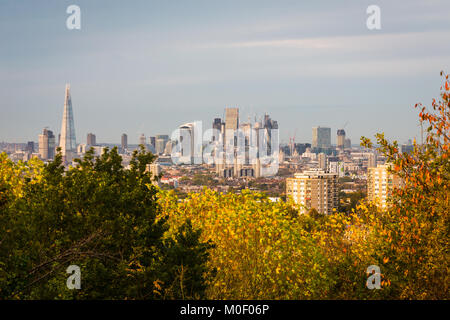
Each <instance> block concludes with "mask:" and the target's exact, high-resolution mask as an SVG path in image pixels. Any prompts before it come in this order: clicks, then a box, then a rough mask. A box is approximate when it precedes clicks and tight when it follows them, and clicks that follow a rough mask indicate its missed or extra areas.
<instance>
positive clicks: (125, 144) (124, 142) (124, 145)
mask: <svg viewBox="0 0 450 320" xmlns="http://www.w3.org/2000/svg"><path fill="white" fill-rule="evenodd" d="M120 146H121V147H122V152H125V151H126V150H127V149H128V135H127V134H126V133H123V134H122V137H121V144H120Z"/></svg>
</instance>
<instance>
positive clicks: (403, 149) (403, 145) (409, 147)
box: [401, 143, 414, 153]
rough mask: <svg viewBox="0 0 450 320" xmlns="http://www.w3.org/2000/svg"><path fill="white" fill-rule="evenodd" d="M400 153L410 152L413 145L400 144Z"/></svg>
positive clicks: (412, 149)
mask: <svg viewBox="0 0 450 320" xmlns="http://www.w3.org/2000/svg"><path fill="white" fill-rule="evenodd" d="M401 151H402V153H412V152H413V151H414V145H413V144H410V143H408V144H402V146H401Z"/></svg>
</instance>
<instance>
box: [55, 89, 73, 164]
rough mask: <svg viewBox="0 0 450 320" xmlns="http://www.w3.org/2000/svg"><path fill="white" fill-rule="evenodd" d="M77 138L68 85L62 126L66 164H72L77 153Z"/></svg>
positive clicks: (62, 143)
mask: <svg viewBox="0 0 450 320" xmlns="http://www.w3.org/2000/svg"><path fill="white" fill-rule="evenodd" d="M75 140H76V138H75V125H74V121H73V110H72V98H71V97H70V85H69V84H66V95H65V100H64V113H63V119H62V125H61V138H60V145H59V146H60V147H61V153H62V156H63V161H64V162H65V163H68V162H71V161H72V159H73V157H74V156H75V154H76V152H77V145H76V141H75Z"/></svg>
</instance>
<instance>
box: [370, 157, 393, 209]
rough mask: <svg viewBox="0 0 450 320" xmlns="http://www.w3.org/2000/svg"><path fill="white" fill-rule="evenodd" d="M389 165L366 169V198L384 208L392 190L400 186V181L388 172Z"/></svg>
mask: <svg viewBox="0 0 450 320" xmlns="http://www.w3.org/2000/svg"><path fill="white" fill-rule="evenodd" d="M388 168H389V165H386V164H385V165H378V166H376V167H374V168H369V169H368V174H367V198H368V200H369V201H371V202H375V203H377V204H378V205H380V206H381V207H382V208H386V207H387V204H388V198H389V196H390V195H391V193H392V190H393V188H395V187H399V186H401V179H400V178H399V177H398V176H396V175H393V174H392V173H389V172H388Z"/></svg>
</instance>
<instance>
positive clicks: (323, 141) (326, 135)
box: [311, 126, 331, 149]
mask: <svg viewBox="0 0 450 320" xmlns="http://www.w3.org/2000/svg"><path fill="white" fill-rule="evenodd" d="M311 146H312V147H313V148H319V149H328V148H330V147H331V128H325V127H320V126H319V127H313V128H312V144H311Z"/></svg>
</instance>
